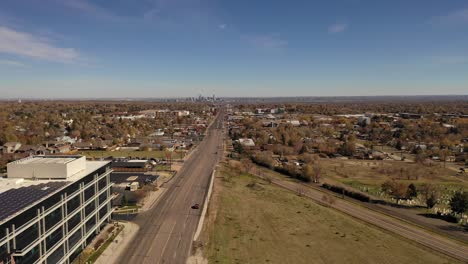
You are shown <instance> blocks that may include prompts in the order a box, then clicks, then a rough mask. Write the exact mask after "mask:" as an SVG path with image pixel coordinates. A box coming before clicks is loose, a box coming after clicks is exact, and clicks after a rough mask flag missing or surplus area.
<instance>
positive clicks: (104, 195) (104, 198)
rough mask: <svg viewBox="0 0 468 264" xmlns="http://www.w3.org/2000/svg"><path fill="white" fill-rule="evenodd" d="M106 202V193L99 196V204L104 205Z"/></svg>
mask: <svg viewBox="0 0 468 264" xmlns="http://www.w3.org/2000/svg"><path fill="white" fill-rule="evenodd" d="M106 200H107V192H103V193H102V194H101V195H99V204H100V205H101V204H103V203H105V202H106Z"/></svg>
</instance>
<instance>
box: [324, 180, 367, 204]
mask: <svg viewBox="0 0 468 264" xmlns="http://www.w3.org/2000/svg"><path fill="white" fill-rule="evenodd" d="M322 187H323V188H325V189H327V190H330V191H332V192H335V193H339V194H342V195H346V196H348V197H351V198H353V199H356V200H359V201H361V202H366V203H368V202H370V201H371V199H370V197H369V196H367V195H365V194H362V193H359V192H354V191H350V190H348V189H346V188H343V187H341V186H336V185H331V184H328V183H324V184H322Z"/></svg>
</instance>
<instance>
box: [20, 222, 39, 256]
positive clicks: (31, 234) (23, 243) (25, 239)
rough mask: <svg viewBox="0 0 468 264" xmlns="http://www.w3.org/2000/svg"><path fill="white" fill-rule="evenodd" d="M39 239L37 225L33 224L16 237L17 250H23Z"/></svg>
mask: <svg viewBox="0 0 468 264" xmlns="http://www.w3.org/2000/svg"><path fill="white" fill-rule="evenodd" d="M38 238H39V234H38V228H37V224H33V225H32V226H30V227H29V228H27V229H26V230H24V231H23V232H22V233H21V234H19V235H17V236H16V249H19V250H22V249H24V248H26V247H27V246H29V245H30V244H31V243H32V242H34V241H35V240H36V239H38Z"/></svg>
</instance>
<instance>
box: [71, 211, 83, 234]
mask: <svg viewBox="0 0 468 264" xmlns="http://www.w3.org/2000/svg"><path fill="white" fill-rule="evenodd" d="M80 222H81V212H78V213H77V214H75V215H74V216H72V217H71V218H70V220H68V232H70V231H72V230H73V228H75V227H76V226H77V225H78V224H79V223H80Z"/></svg>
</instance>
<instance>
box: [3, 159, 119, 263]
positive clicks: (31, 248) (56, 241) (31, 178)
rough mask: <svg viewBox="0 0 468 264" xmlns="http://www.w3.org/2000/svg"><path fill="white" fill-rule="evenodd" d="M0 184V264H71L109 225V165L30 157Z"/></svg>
mask: <svg viewBox="0 0 468 264" xmlns="http://www.w3.org/2000/svg"><path fill="white" fill-rule="evenodd" d="M7 169H8V177H7V178H2V179H0V263H5V264H6V263H41V264H51V263H71V261H72V260H73V259H74V258H75V257H76V256H77V255H79V254H80V252H81V251H82V250H83V249H84V248H85V247H86V245H87V244H88V243H89V242H90V241H91V240H92V239H93V238H94V237H95V235H96V234H98V233H99V232H100V230H101V229H102V227H103V226H104V225H106V223H107V222H109V221H110V217H111V213H112V211H113V209H112V207H111V202H112V199H113V194H112V193H111V187H112V183H111V182H110V173H111V172H112V170H111V168H110V164H109V162H106V161H86V159H85V157H82V156H32V157H28V158H25V159H21V160H18V161H14V162H11V163H9V164H8V165H7Z"/></svg>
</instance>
